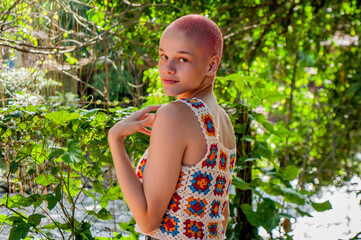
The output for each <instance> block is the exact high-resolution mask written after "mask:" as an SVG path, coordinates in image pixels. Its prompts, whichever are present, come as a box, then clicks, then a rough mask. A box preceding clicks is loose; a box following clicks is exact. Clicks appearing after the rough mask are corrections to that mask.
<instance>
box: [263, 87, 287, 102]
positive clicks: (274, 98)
mask: <svg viewBox="0 0 361 240" xmlns="http://www.w3.org/2000/svg"><path fill="white" fill-rule="evenodd" d="M285 98H286V95H284V94H281V93H279V92H277V91H275V90H273V91H271V92H269V91H268V92H267V94H265V95H264V96H263V99H265V100H268V101H270V102H271V103H274V102H278V101H281V100H282V99H285Z"/></svg>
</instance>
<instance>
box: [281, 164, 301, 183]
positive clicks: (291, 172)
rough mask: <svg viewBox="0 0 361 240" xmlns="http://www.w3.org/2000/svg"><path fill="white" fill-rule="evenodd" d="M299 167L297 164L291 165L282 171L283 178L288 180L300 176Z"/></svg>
mask: <svg viewBox="0 0 361 240" xmlns="http://www.w3.org/2000/svg"><path fill="white" fill-rule="evenodd" d="M298 173H299V169H298V167H296V166H293V165H289V166H287V168H286V169H285V170H284V171H283V172H282V173H281V178H282V179H284V180H287V181H290V180H293V179H295V178H296V177H297V176H298Z"/></svg>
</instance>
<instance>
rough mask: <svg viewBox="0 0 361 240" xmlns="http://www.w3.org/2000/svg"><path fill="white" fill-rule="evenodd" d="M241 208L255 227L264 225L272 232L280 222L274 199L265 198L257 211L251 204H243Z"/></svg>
mask: <svg viewBox="0 0 361 240" xmlns="http://www.w3.org/2000/svg"><path fill="white" fill-rule="evenodd" d="M241 209H242V211H243V213H244V214H245V215H246V218H247V220H248V221H249V222H250V223H251V224H252V225H253V226H255V227H260V226H262V227H263V228H264V229H266V231H267V232H271V231H272V230H273V229H274V228H276V227H277V226H278V224H279V222H280V219H281V218H280V216H279V215H278V214H276V213H275V209H276V208H275V204H274V202H273V201H272V200H270V199H268V198H264V199H263V202H262V203H261V204H260V205H259V206H258V208H257V211H256V212H254V211H253V210H252V206H251V205H249V204H242V205H241Z"/></svg>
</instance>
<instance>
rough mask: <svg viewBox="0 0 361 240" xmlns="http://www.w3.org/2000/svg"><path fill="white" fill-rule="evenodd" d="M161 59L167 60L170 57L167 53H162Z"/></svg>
mask: <svg viewBox="0 0 361 240" xmlns="http://www.w3.org/2000/svg"><path fill="white" fill-rule="evenodd" d="M160 59H162V60H167V59H168V57H167V55H164V54H163V55H160Z"/></svg>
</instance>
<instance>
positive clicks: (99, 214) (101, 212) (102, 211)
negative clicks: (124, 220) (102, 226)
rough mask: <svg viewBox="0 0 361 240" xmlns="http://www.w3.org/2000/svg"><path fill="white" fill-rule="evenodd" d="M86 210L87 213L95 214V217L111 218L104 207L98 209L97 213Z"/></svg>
mask: <svg viewBox="0 0 361 240" xmlns="http://www.w3.org/2000/svg"><path fill="white" fill-rule="evenodd" d="M87 212H88V214H89V215H93V216H96V217H97V218H99V219H102V220H109V219H112V215H111V214H110V212H109V211H108V210H107V209H105V208H102V209H100V210H99V212H97V213H95V212H94V211H87Z"/></svg>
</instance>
